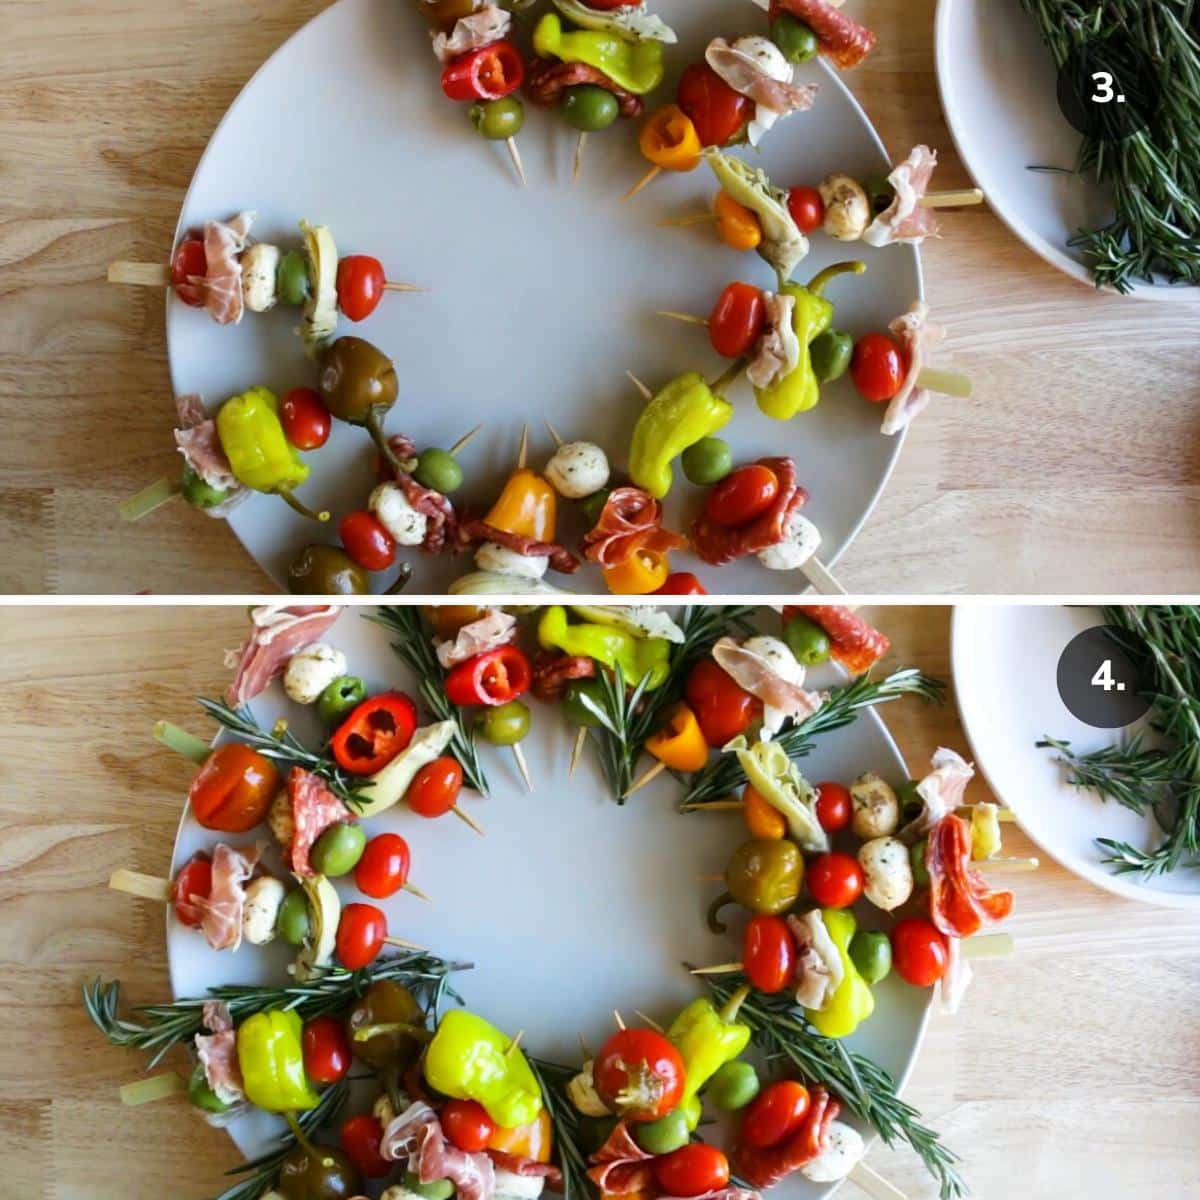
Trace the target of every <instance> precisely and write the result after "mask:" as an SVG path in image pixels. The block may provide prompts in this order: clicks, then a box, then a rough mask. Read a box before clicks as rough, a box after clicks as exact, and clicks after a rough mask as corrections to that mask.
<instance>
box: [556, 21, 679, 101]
mask: <svg viewBox="0 0 1200 1200" xmlns="http://www.w3.org/2000/svg"><path fill="white" fill-rule="evenodd" d="M533 50H534V53H535V54H538V55H540V56H541V57H542V58H557V59H560V60H561V61H562V62H568V63H586V64H587V66H589V67H595V68H596V70H597V71H603V72H604V74H605V75H607V76H608V77H609V79H611V80H612V81H613V82H614V83H615V84H617V86H618V87H622V88H624V89H625V90H626V91H627V92H632V93H633V94H634V95H635V96H644V95H645V94H646V93H647V92H652V91H654V89H655V88H656V87H658V85H659V84H660V83H662V81H663V73H664V70H665V54H664V52H663V44H662V43H661V42H653V41H651V42H627V41H626V40H625V39H624V38H621V37H618V36H617V35H616V34H615V33H610V32H606V31H604V30H591V29H579V30H574V31H572V32H570V33H568V32H566V31H565V30H564V29H563V23H562V18H561V17H560V16H559V15H558V14H557V13H546V14H545V16H543V17H542V19H541V20H540V21H539V22H538V23H537V26H536V28H535V29H534V31H533Z"/></svg>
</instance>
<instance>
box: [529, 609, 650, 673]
mask: <svg viewBox="0 0 1200 1200" xmlns="http://www.w3.org/2000/svg"><path fill="white" fill-rule="evenodd" d="M537 632H538V644H539V645H541V647H542V648H543V649H544V650H561V651H562V652H563V653H564V654H569V655H581V656H583V657H584V658H590V659H593V660H594V661H595V662H598V663H602V664H603V665H604V666H606V667H608V668H609V669H610V670H616V669H617V668H618V667H620V669H621V675H622V676H623V677H624V680H625V682H626V683H627V684H628V685H629V686H630V687H634V686H636V685H637V684H638V683H640V682H641V681H642V680H645V683H646V691H653V690H654V689H655V688H658V687H661V686H662V684H663V682H664V681H665V680H666V678H667V675H668V673H669V671H670V657H671V643H670V642H668V641H667V640H666V639H665V638H655V637H651V638H638V637H634V636H633V634H631V633H628V632H627V631H626V630H624V629H618V628H616V627H615V626H613V625H594V624H590V623H588V622H581V623H579V624H577V625H571V624H569V623H568V622H567V610H566V609H565V608H563V606H562V605H561V604H552V605H550V606H549V607H548V608H546V609H545V610H544V611H543V612H542V616H541V620H539V621H538V631H537Z"/></svg>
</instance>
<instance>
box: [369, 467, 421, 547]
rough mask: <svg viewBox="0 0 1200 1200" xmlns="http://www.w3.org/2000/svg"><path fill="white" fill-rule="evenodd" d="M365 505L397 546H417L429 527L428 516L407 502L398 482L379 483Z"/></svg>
mask: <svg viewBox="0 0 1200 1200" xmlns="http://www.w3.org/2000/svg"><path fill="white" fill-rule="evenodd" d="M367 507H368V508H369V509H370V510H371V511H372V512H373V513H374V514H375V516H376V517H377V518H378V519H379V523H380V524H381V525H382V526H383V527H384V529H386V530H387V531H388V533H390V534H391V535H392V537H393V538H394V539H395V540H396V544H397V545H399V546H419V545H420V544H421V543H422V542H423V541H424V540H425V534H426V532H427V531H428V529H429V518H428V517H427V516H426V515H425V514H424V513H421V512H417V510H416V509H415V508H413V506H412V505H411V504H409V502H408V497H407V496H406V495H405V494H404V489H403V488H402V487H401V486H400V485H399V484H398V483H381V484H380V485H379V486H378V487H377V488H376V489H375V490H374V491H373V492H372V493H371V496H370V499H368V500H367Z"/></svg>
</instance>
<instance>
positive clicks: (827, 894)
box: [804, 850, 865, 908]
mask: <svg viewBox="0 0 1200 1200" xmlns="http://www.w3.org/2000/svg"><path fill="white" fill-rule="evenodd" d="M804 879H805V881H806V882H807V884H808V890H809V892H810V893H811V895H812V898H813V899H814V900H815V901H816V902H817V903H818V904H819V905H820V906H821V907H822V908H849V907H850V905H852V904H853V903H854V902H855V900H857V899H858V898H859V896H861V895H862V890H863V884H864V882H865V880H864V878H863V869H862V867H860V866H859V865H858V860H857V859H856V858H851V856H850V855H849V854H843V853H841V851H840V850H831V851H830V852H829V853H828V854H819V855H817V857H816V858H814V859H813V860H812V862H811V863H809V864H808V870H807V871H805V873H804Z"/></svg>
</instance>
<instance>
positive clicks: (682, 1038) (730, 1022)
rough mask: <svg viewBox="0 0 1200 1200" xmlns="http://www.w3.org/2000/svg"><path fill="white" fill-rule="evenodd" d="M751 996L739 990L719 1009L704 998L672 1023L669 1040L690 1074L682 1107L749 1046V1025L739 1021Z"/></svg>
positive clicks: (743, 988) (694, 1002)
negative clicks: (746, 1001)
mask: <svg viewBox="0 0 1200 1200" xmlns="http://www.w3.org/2000/svg"><path fill="white" fill-rule="evenodd" d="M749 994H750V989H749V987H742V988H739V989H738V990H737V991H736V992H734V994H733V995H732V996H731V997H730V998H729V1000H728V1002H727V1003H726V1004H725V1006H724V1007H723V1008H720V1009H718V1008H717V1007H716V1006H715V1005H714V1004H713V1002H712V1001H711V1000H709V999H708V998H707V997H704V996H702V997H701V998H700V999H698V1000H693V1001H692V1002H691V1004H689V1005H688V1006H687V1008H685V1009H684V1010H683V1012H681V1013H680V1014H679V1016H677V1017H676V1018H675V1020H674V1021H672V1022H671V1026H670V1028H669V1029H668V1030H667V1038H668V1039H669V1040H670V1041H671V1042H672V1043H673V1044H674V1046H675V1048H676V1049H677V1050H678V1051H679V1054H680V1057H682V1059H683V1065H684V1068H685V1069H686V1071H687V1077H686V1079H685V1081H684V1085H683V1098H682V1099H681V1100H680V1104H690V1103H691V1102H692V1101H693V1100H694V1099H695V1098H696V1096H697V1093H698V1092H699V1091H700V1089H701V1088H702V1087H704V1085H705V1084H706V1083H707V1082H708V1081H709V1080H710V1079H711V1078H712V1077H713V1076H714V1075H715V1074H716V1073H717V1072H718V1071H719V1070H720V1069H721V1068H722V1067H723V1066H724V1065H725V1064H726V1063H727V1062H732V1061H733V1060H734V1059H735V1058H737V1057H738V1056H739V1055H740V1054H741V1053H742V1051H743V1050H745V1049H746V1047H747V1046H748V1045H749V1044H750V1026H749V1025H744V1024H742V1023H741V1022H740V1021H738V1020H737V1019H736V1018H737V1014H738V1010H739V1009H740V1008H741V1007H742V1003H743V1002H744V1001H745V999H746V997H747V996H748V995H749Z"/></svg>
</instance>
